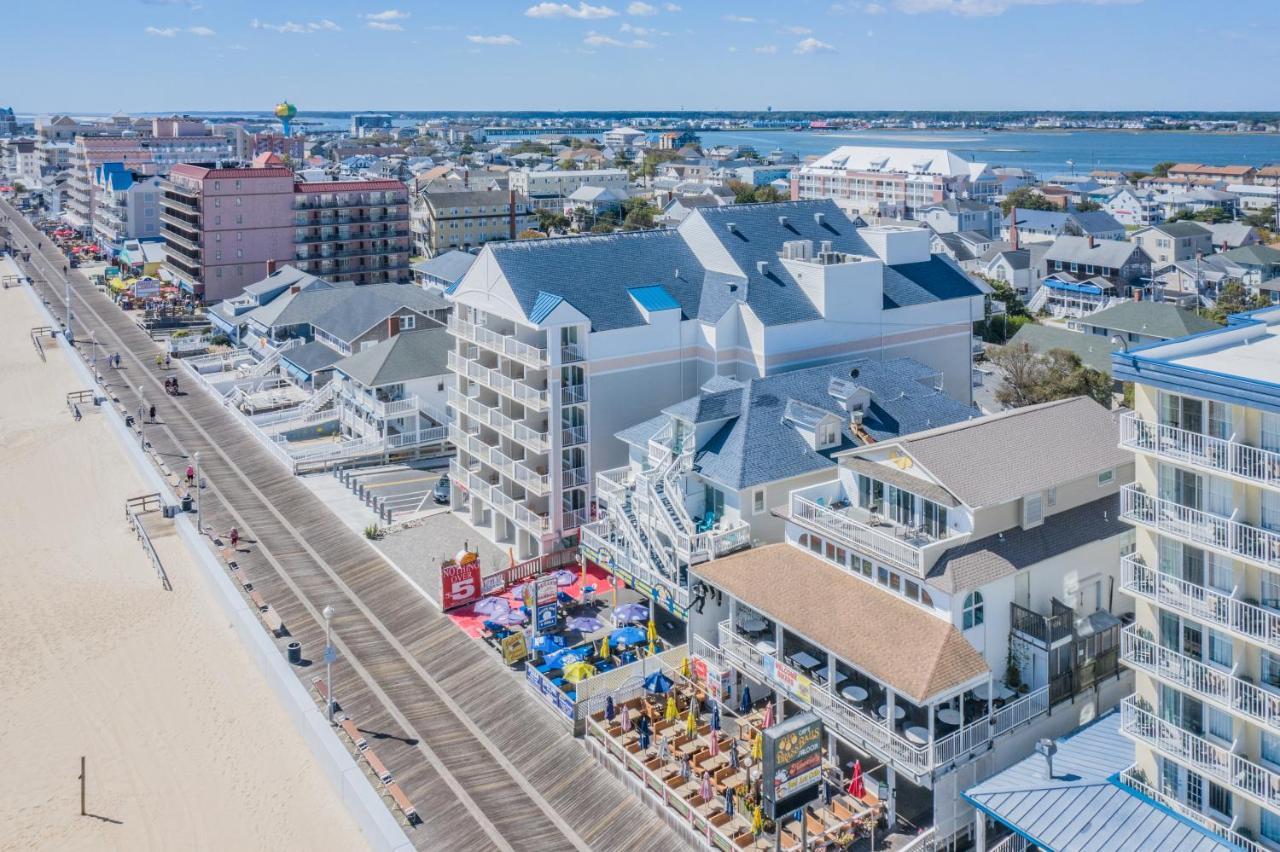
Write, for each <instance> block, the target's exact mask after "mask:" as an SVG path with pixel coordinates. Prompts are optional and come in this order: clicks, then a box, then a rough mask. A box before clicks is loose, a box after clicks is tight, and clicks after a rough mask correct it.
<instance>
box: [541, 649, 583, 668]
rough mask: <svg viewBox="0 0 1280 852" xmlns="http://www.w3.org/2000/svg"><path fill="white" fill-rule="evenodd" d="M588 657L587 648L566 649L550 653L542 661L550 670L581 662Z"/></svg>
mask: <svg viewBox="0 0 1280 852" xmlns="http://www.w3.org/2000/svg"><path fill="white" fill-rule="evenodd" d="M589 656H591V651H590V650H589V649H587V648H567V649H565V650H563V651H552V652H551V653H550V654H547V655H546V656H545V657H544V659H545V660H546V663H547V665H549V666H551V667H552V668H558V669H562V668H564V667H565V666H567V665H569V664H570V663H577V662H581V661H582V660H585V659H586V658H587V657H589Z"/></svg>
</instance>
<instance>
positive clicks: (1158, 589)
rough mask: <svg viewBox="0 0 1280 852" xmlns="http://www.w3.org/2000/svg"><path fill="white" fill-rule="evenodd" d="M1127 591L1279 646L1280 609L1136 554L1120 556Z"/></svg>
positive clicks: (1246, 636) (1253, 638) (1248, 637)
mask: <svg viewBox="0 0 1280 852" xmlns="http://www.w3.org/2000/svg"><path fill="white" fill-rule="evenodd" d="M1120 586H1121V588H1123V589H1124V590H1125V591H1127V592H1129V593H1131V594H1133V595H1136V596H1139V597H1143V598H1146V599H1147V600H1150V601H1153V602H1155V603H1158V604H1160V606H1162V607H1164V608H1165V609H1169V610H1173V611H1176V612H1179V613H1182V614H1183V615H1189V616H1191V617H1192V618H1194V619H1196V620H1197V621H1201V622H1204V623H1205V624H1209V625H1213V626H1215V627H1221V628H1224V629H1227V630H1230V631H1232V632H1234V633H1237V634H1239V635H1241V636H1244V637H1245V638H1247V639H1251V640H1253V641H1255V642H1261V643H1263V644H1265V645H1269V646H1272V647H1280V612H1278V611H1276V610H1274V609H1267V608H1265V607H1261V606H1258V605H1256V604H1252V603H1248V602H1246V601H1243V600H1240V599H1239V598H1236V597H1233V596H1232V595H1230V594H1228V593H1226V592H1220V591H1217V590H1215V589H1210V588H1206V587H1205V586H1200V585H1196V584H1195V583H1189V582H1187V581H1186V580H1182V579H1179V578H1178V577H1174V576H1172V575H1171V574H1165V573H1162V572H1160V571H1157V570H1156V569H1154V568H1151V567H1150V566H1147V565H1145V564H1143V563H1142V562H1141V561H1139V560H1138V558H1137V557H1135V556H1132V555H1130V556H1125V557H1123V558H1122V559H1121V560H1120Z"/></svg>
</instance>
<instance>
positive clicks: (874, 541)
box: [791, 494, 924, 577]
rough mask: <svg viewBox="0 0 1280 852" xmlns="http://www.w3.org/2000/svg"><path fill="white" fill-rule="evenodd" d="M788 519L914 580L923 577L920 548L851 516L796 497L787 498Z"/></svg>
mask: <svg viewBox="0 0 1280 852" xmlns="http://www.w3.org/2000/svg"><path fill="white" fill-rule="evenodd" d="M791 519H792V520H793V521H795V522H796V523H798V524H800V525H802V526H805V527H808V528H809V529H811V530H814V531H816V532H819V533H822V534H825V535H831V536H834V537H835V538H837V539H839V540H840V541H841V542H842V543H843V544H845V545H847V546H848V547H851V548H854V549H856V550H860V551H862V552H864V553H870V554H873V555H875V556H877V557H879V558H880V559H883V560H885V561H886V562H891V563H893V564H894V565H896V566H897V567H899V568H902V569H903V570H905V571H910V572H911V573H912V574H915V575H916V576H917V577H922V576H924V559H923V554H922V553H921V551H920V548H918V547H916V546H914V545H912V544H910V543H909V542H907V541H904V540H903V539H900V538H898V537H896V536H895V535H893V534H892V533H889V532H885V531H883V530H881V529H880V528H877V527H872V526H870V525H869V524H866V523H863V522H862V521H860V520H858V519H857V518H855V517H853V516H852V515H851V514H849V513H847V512H843V511H838V510H835V509H829V508H827V507H825V506H819V505H818V504H817V503H815V502H813V501H812V500H810V499H808V498H806V497H802V496H800V495H799V494H792V495H791Z"/></svg>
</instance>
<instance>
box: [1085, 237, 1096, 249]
mask: <svg viewBox="0 0 1280 852" xmlns="http://www.w3.org/2000/svg"><path fill="white" fill-rule="evenodd" d="M1085 239H1087V240H1088V241H1089V248H1093V247H1094V243H1093V234H1090V235H1089V236H1087V237H1086V238H1085Z"/></svg>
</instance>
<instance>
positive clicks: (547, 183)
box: [509, 169, 628, 208]
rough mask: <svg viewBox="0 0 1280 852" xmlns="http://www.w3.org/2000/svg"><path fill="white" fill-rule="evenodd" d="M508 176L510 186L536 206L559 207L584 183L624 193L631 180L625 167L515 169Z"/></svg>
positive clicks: (584, 184)
mask: <svg viewBox="0 0 1280 852" xmlns="http://www.w3.org/2000/svg"><path fill="white" fill-rule="evenodd" d="M509 178H510V183H509V186H510V188H511V189H513V190H515V191H516V192H517V193H519V194H520V195H523V196H526V197H527V198H529V199H531V200H532V201H533V203H534V204H535V205H542V206H547V205H550V206H552V207H557V208H558V207H560V206H562V204H563V202H564V200H565V199H566V198H568V197H569V196H570V195H573V193H574V192H576V191H578V190H579V189H582V187H584V186H598V187H601V188H604V189H612V190H614V191H615V192H620V193H622V194H624V195H625V194H627V183H628V178H627V171H626V169H587V170H573V171H566V170H564V169H516V170H514V171H512V172H511V173H510V175H509Z"/></svg>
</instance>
